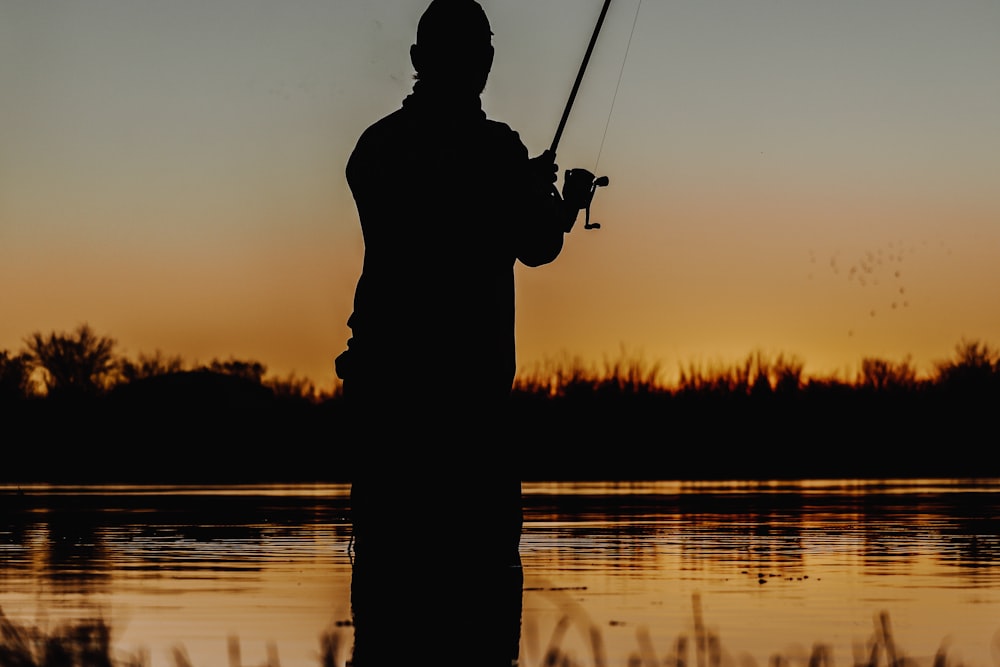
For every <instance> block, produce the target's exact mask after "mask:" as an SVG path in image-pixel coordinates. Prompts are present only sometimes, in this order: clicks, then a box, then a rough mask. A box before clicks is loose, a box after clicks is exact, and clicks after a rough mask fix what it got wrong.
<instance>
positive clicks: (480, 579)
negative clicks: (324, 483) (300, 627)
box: [337, 0, 589, 667]
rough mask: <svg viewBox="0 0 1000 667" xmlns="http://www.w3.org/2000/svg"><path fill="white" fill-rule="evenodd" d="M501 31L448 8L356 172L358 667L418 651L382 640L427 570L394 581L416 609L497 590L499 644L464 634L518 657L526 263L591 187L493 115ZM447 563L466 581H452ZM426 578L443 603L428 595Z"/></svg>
mask: <svg viewBox="0 0 1000 667" xmlns="http://www.w3.org/2000/svg"><path fill="white" fill-rule="evenodd" d="M492 34H493V33H492V32H491V28H490V24H489V21H488V19H487V17H486V14H485V12H484V11H483V9H482V7H481V6H480V5H479V4H478V3H476V2H473V1H472V0H433V1H432V2H431V3H430V5H429V6H428V7H427V9H426V11H425V12H424V14H423V15H422V16H421V18H420V21H419V24H418V26H417V40H416V44H414V45H412V46H411V47H410V58H411V61H412V64H413V67H414V69H415V70H416V77H415V78H416V82H415V84H414V86H413V92H412V94H410V95H409V96H408V97H407V98H406V99H405V100H404V101H403V104H402V107H401V108H400V109H398V110H396V111H394V112H393V113H391V114H389V115H388V116H386V117H384V118H382V119H381V120H379V121H377V122H376V123H375V124H373V125H372V126H370V127H369V128H368V129H367V130H365V132H364V133H363V134H362V136H361V138H360V139H359V141H358V143H357V146H356V147H355V149H354V152H353V153H352V155H351V157H350V160H349V161H348V164H347V180H348V183H349V185H350V187H351V191H352V193H353V195H354V199H355V203H356V205H357V209H358V215H359V218H360V222H361V228H362V232H363V236H364V243H365V257H364V266H363V269H362V273H361V277H360V279H359V280H358V284H357V288H356V292H355V298H354V312H353V313H352V315H351V317H350V319H349V320H348V325H349V326H350V328H351V332H352V335H351V339H350V340H349V341H348V349H347V351H346V352H344V353H343V354H342V355H340V356H339V357H338V358H337V374H338V375H339V376H340V377H341V378H342V379H343V381H344V397H345V399H346V401H347V402H348V404H349V405H350V406H351V410H352V417H353V419H354V420H355V421H354V426H355V429H356V430H355V431H354V435H355V436H356V438H357V441H358V448H365V451H361V452H357V453H358V455H359V457H360V460H358V461H357V464H358V470H357V471H356V476H355V478H354V479H353V480H352V489H351V503H352V520H353V524H354V526H353V530H354V540H355V542H354V544H355V566H354V581H353V584H352V586H353V594H352V601H353V607H354V614H355V626H356V628H355V633H356V634H355V636H356V639H355V642H356V652H355V664H356V665H358V666H359V667H367V666H368V665H371V664H380V663H381V662H384V661H388V660H392V659H395V658H398V657H400V655H398V654H397V655H395V656H393V655H391V654H385V653H384V651H387V650H395V649H393V646H396V647H397V648H398V645H405V644H406V643H407V642H405V641H395V642H393V641H389V642H381V643H380V642H379V641H378V640H377V639H373V637H375V636H376V633H377V632H379V631H383V630H385V628H384V627H383V626H384V625H385V624H386V623H389V622H390V621H388V620H386V617H385V616H384V615H383V612H384V610H385V607H386V606H393V604H395V605H397V606H398V604H399V600H398V599H394V600H391V601H390V600H386V599H385V598H383V597H381V596H382V593H381V591H384V590H385V589H386V586H388V585H389V584H388V583H387V582H388V581H390V579H391V577H393V576H401V575H399V573H400V572H402V571H405V572H408V573H410V574H411V575H413V574H414V573H419V574H418V575H415V576H410V577H409V578H407V579H405V580H397V581H396V583H397V585H398V587H399V588H402V589H405V590H407V591H409V594H408V595H407V599H411V600H412V599H414V598H419V597H421V596H423V597H425V598H427V599H430V598H434V599H440V598H442V597H447V595H446V592H448V591H450V592H451V593H454V594H455V595H457V596H459V597H461V598H462V599H463V605H464V606H468V605H470V604H472V597H470V595H469V594H468V593H469V591H470V590H472V591H479V592H480V593H482V596H479V597H483V598H485V599H486V604H485V605H484V606H481V608H480V611H479V612H478V618H479V619H480V620H481V621H483V622H484V623H485V625H484V624H478V625H477V626H476V627H477V628H478V627H480V626H483V627H485V626H489V627H490V628H491V630H490V632H493V633H494V634H493V635H490V636H492V637H494V640H487V639H485V637H486V635H483V634H482V633H481V632H479V630H476V629H475V628H473V627H471V626H469V627H464V628H463V630H462V633H461V634H463V635H465V636H467V637H469V638H471V637H478V640H477V645H478V644H489V645H494V644H496V645H499V644H503V646H502V647H501V646H492V648H494V649H495V650H496V651H498V653H497V656H498V657H497V662H496V664H504V665H509V664H510V660H511V659H512V658H516V655H517V651H516V636H517V628H518V627H519V618H520V616H519V614H520V570H519V563H520V561H519V556H518V543H519V540H520V532H521V504H520V503H521V495H520V494H521V489H520V478H519V476H518V474H517V470H516V461H514V460H513V457H512V456H511V455H510V454H509V453H508V452H507V451H505V440H506V433H505V422H504V411H505V403H506V399H507V398H508V396H509V394H510V389H511V384H512V382H513V379H514V372H515V356H514V354H515V352H514V265H515V262H517V261H520V262H521V263H522V264H525V265H527V266H532V267H534V266H540V265H543V264H546V263H549V262H551V261H553V260H554V259H555V258H556V257H557V256H558V255H559V253H560V252H561V250H562V246H563V235H564V234H565V233H566V232H568V231H570V229H571V228H572V226H573V223H574V221H575V220H576V217H577V214H578V213H579V211H580V209H581V208H584V207H585V206H586V197H587V188H588V187H589V183H586V184H579V183H576V184H571V183H567V184H566V185H564V188H563V196H562V197H560V196H559V193H558V192H557V191H556V190H555V188H554V187H553V184H554V183H555V180H556V173H557V167H556V165H555V164H554V160H553V156H552V155H550V154H548V153H547V152H546V153H543V154H542V155H541V156H540V157H538V158H535V159H529V154H528V151H527V149H526V148H525V146H524V144H523V143H522V142H521V140H520V138H519V137H518V135H517V133H516V132H514V131H513V130H512V129H511V128H510V127H508V126H507V125H505V124H503V123H500V122H497V121H493V120H489V119H487V118H486V115H485V114H484V112H483V110H482V108H481V103H480V94H481V93H482V91H483V89H484V87H485V85H486V80H487V77H488V75H489V72H490V69H491V66H492V64H493V54H494V51H493V45H492V40H491V36H492ZM429 541H433V542H434V543H435V548H434V549H428V548H427V546H426V544H427V543H428V542H429ZM442 563H447V565H446V567H445V569H446V571H447V577H446V578H447V579H448V580H449V581H452V582H459V583H456V585H455V586H451V587H449V586H446V585H444V584H443V583H442V581H441V577H440V575H441V574H442V572H443V570H442V567H443V566H442ZM429 572H433V573H434V574H435V575H437V576H438V577H439V579H438V581H437V582H436V583H435V589H434V592H433V593H431V591H429V590H423V589H419V587H418V586H417V580H419V581H427V579H428V577H427V576H426V575H427V574H428V573H429ZM387 577H388V579H387ZM415 577H416V578H415ZM470 581H474V582H476V583H474V584H471V586H472V588H471V589H470V588H469V585H470V584H469V583H468V582H470ZM415 587H416V588H415ZM491 591H492V592H491ZM425 602H427V600H425ZM451 611H452V613H449V614H448V615H447V618H446V619H445V620H444V621H443V623H444V625H445V629H446V630H447V629H448V624H449V623H454V622H456V619H455V618H454V616H455V614H460V615H463V618H464V619H465V620H468V619H469V618H476V617H477V612H472V613H467V612H469V611H470V610H468V609H466V610H463V609H453V610H451ZM511 611H512V612H513V620H511ZM396 612H398V609H397V610H396ZM498 614H499V615H500V616H499V617H498V616H497V615H498ZM487 617H488V618H487ZM486 621H490V622H488V623H486ZM500 628H502V630H503V631H502V632H500V635H499V636H497V635H496V633H497V632H499V631H500ZM393 631H394V632H398V631H399V627H398V626H397V627H395V628H393ZM511 631H513V637H511ZM452 634H456V633H454V632H453V633H452ZM503 637H506V639H504V638H503ZM397 639H398V635H397ZM511 641H513V655H511V646H510V642H511ZM481 650H488V648H487V647H486V646H483V647H481ZM378 651H383V653H381V654H380V653H378ZM376 656H380V657H376ZM484 657H485V656H483V655H477V656H476V658H477V661H478V659H480V658H484ZM466 658H469V656H466ZM486 663H489V660H486Z"/></svg>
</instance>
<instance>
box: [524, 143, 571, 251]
mask: <svg viewBox="0 0 1000 667" xmlns="http://www.w3.org/2000/svg"><path fill="white" fill-rule="evenodd" d="M557 171H558V166H557V165H556V163H555V156H554V155H553V154H552V153H550V152H549V151H545V152H544V153H542V154H541V155H540V156H538V157H536V158H532V159H530V160H528V173H527V176H526V179H527V187H526V190H527V191H528V193H529V194H528V198H527V199H528V203H527V209H528V211H529V213H528V215H526V216H525V223H524V224H522V225H521V229H520V231H521V234H520V238H519V239H518V243H517V259H518V260H520V262H521V263H522V264H525V265H527V266H541V265H543V264H548V263H549V262H551V261H553V260H554V259H555V258H556V257H558V256H559V253H560V252H561V251H562V246H563V235H564V234H566V233H568V232H569V231H570V230H571V229H572V228H573V223H574V222H576V218H577V216H578V215H579V213H580V209H581V208H584V207H585V204H583V203H581V200H580V198H579V197H578V196H577V195H578V194H579V193H577V192H576V190H578V188H577V189H576V190H573V189H571V190H565V189H564V195H567V196H565V197H564V196H560V194H559V191H558V190H557V189H556V187H555V182H556V173H557Z"/></svg>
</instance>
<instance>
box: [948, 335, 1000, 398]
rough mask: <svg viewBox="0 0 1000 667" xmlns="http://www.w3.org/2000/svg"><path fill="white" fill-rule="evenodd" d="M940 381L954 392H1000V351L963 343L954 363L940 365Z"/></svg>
mask: <svg viewBox="0 0 1000 667" xmlns="http://www.w3.org/2000/svg"><path fill="white" fill-rule="evenodd" d="M937 380H938V382H939V383H940V384H941V385H942V386H944V387H947V388H951V389H959V390H969V391H986V390H989V389H993V390H996V389H998V388H1000V349H996V348H993V347H991V346H990V345H988V344H986V343H983V342H980V341H967V340H963V341H962V342H960V343H959V344H958V345H957V346H956V347H955V358H954V359H953V360H951V361H944V362H940V363H938V364H937Z"/></svg>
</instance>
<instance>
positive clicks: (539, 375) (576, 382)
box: [0, 323, 1000, 403]
mask: <svg viewBox="0 0 1000 667" xmlns="http://www.w3.org/2000/svg"><path fill="white" fill-rule="evenodd" d="M116 346H117V341H116V340H115V339H114V338H111V337H109V336H105V335H99V334H97V333H96V332H95V331H94V330H93V328H91V327H90V325H89V324H86V323H84V324H80V325H79V326H78V327H77V328H76V329H74V330H73V331H70V332H55V331H53V332H49V333H47V334H43V333H41V332H37V331H36V332H34V333H32V334H30V335H29V336H28V337H26V338H25V339H24V347H23V349H22V350H20V351H19V352H16V353H15V352H11V351H9V350H0V401H4V400H6V401H9V400H18V399H32V398H43V397H97V396H102V395H105V394H107V393H109V392H110V391H112V390H114V389H115V388H117V387H121V386H123V385H128V384H130V383H135V382H139V381H142V380H146V379H149V378H154V377H158V376H166V375H172V374H178V373H185V372H201V373H212V374H217V375H225V376H229V377H234V378H239V379H241V380H244V381H247V382H250V383H253V384H257V385H261V386H263V387H266V388H268V389H270V390H271V391H273V392H274V394H275V395H277V396H281V397H288V398H295V399H300V400H303V401H308V402H313V403H318V402H324V401H328V400H333V399H336V398H337V397H338V396H339V394H340V392H339V385H338V386H335V387H334V388H333V389H332V390H328V391H324V390H320V389H318V388H317V387H316V385H315V384H314V383H313V382H312V381H310V380H308V379H307V378H302V377H297V376H296V375H295V374H292V375H289V376H287V377H285V378H275V377H270V376H267V366H266V365H265V364H263V363H261V362H260V361H256V360H245V359H235V358H229V359H226V360H221V359H213V360H212V361H210V362H209V363H207V364H194V365H189V364H187V363H185V361H184V360H183V359H182V358H181V357H180V356H170V355H165V354H163V353H162V352H160V351H156V352H154V353H153V354H145V353H140V354H139V355H138V356H137V357H136V358H129V357H125V356H122V355H119V354H117V352H116ZM804 369H805V364H804V363H803V362H802V360H800V359H799V358H798V357H795V356H789V355H785V354H779V355H777V356H775V357H772V356H769V355H767V354H765V353H763V352H760V351H755V352H751V353H750V354H748V355H747V357H746V358H745V359H743V360H742V361H738V362H735V363H730V364H723V363H716V364H708V365H704V364H695V363H691V364H688V365H686V366H682V367H681V368H680V372H679V374H678V377H677V379H676V380H674V381H672V382H668V381H666V380H664V379H663V375H664V374H663V368H662V365H661V364H658V363H655V364H649V363H646V362H645V361H644V360H642V359H641V358H628V357H626V356H624V355H623V356H622V357H621V358H619V359H617V360H613V361H606V362H605V363H604V364H603V366H593V365H591V366H587V365H585V364H584V363H583V362H582V361H580V360H579V359H576V360H569V361H564V362H561V363H557V362H547V363H545V364H541V365H538V366H536V367H535V368H534V369H532V370H529V371H526V372H521V373H519V374H518V377H517V379H516V381H515V384H514V395H515V396H530V397H545V398H553V399H565V398H572V397H578V396H584V395H605V396H610V395H637V394H641V395H661V396H662V395H668V394H670V395H689V394H710V395H721V394H730V395H744V394H745V395H757V396H760V395H766V394H773V393H777V394H789V393H795V392H803V391H830V390H837V389H839V390H852V389H853V390H861V391H866V392H872V391H875V392H903V391H906V392H913V391H921V390H929V389H949V390H958V391H963V392H985V393H987V394H990V393H996V392H998V391H1000V348H997V347H995V346H993V345H991V344H989V343H985V342H983V341H979V340H962V341H960V342H959V343H958V344H957V345H956V346H955V349H954V352H953V355H952V357H951V358H950V359H946V360H943V361H939V362H938V363H936V364H935V366H934V369H933V370H932V372H931V373H929V374H925V375H921V374H920V373H919V372H918V370H917V368H916V366H915V365H914V363H913V361H912V360H911V359H910V358H909V357H905V358H904V359H902V360H900V361H893V360H889V359H882V358H877V357H866V358H863V359H862V360H861V364H860V367H859V370H858V371H857V373H856V375H855V377H853V378H838V377H832V376H831V377H807V376H806V375H805V373H804Z"/></svg>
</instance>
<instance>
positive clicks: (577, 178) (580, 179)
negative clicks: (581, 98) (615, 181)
mask: <svg viewBox="0 0 1000 667" xmlns="http://www.w3.org/2000/svg"><path fill="white" fill-rule="evenodd" d="M610 5H611V0H604V5H603V6H602V7H601V14H600V16H599V17H598V18H597V25H596V26H595V27H594V34H592V35H591V36H590V43H589V44H588V45H587V52H586V53H585V54H584V56H583V62H582V63H580V71H578V72H577V74H576V81H574V82H573V89H572V90H571V91H570V93H569V100H567V102H566V108H565V109H563V114H562V118H561V119H559V127H557V128H556V135H555V137H553V138H552V145H551V146H550V147H549V150H548V152H549V153H550V154H551V155H552V159H553V161H554V160H555V157H556V148H558V147H559V140H560V139H561V138H562V133H563V130H564V129H565V128H566V121H567V120H568V119H569V112H570V110H572V108H573V102H574V101H576V93H577V91H578V90H580V83H581V82H582V81H583V75H584V73H585V72H586V71H587V64H588V63H589V62H590V55H591V54H592V53H593V52H594V45H595V44H596V43H597V36H598V35H599V34H600V33H601V26H602V25H604V17H605V16H606V15H607V13H608V7H609V6H610ZM610 183H611V181H610V180H609V179H608V177H607V176H601V177H600V178H595V177H594V174H592V173H591V172H589V171H587V170H586V169H567V170H566V176H565V179H564V181H563V192H564V193H565V194H570V193H576V194H578V195H579V196H580V199H579V200H577V199H574V201H584V202H586V206H585V207H584V208H585V210H586V211H587V218H586V222H585V223H584V225H583V228H584V229H600V228H601V225H600V224H599V223H596V222H594V223H591V222H590V204H591V203H592V202H593V200H594V193H595V192H597V188H601V187H606V186H607V185H609V184H610Z"/></svg>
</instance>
